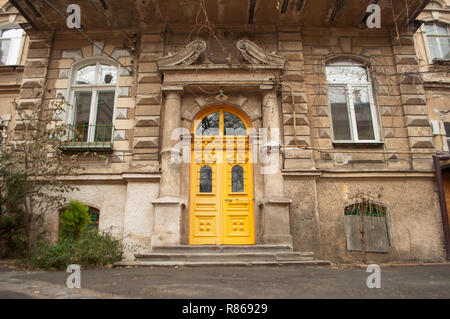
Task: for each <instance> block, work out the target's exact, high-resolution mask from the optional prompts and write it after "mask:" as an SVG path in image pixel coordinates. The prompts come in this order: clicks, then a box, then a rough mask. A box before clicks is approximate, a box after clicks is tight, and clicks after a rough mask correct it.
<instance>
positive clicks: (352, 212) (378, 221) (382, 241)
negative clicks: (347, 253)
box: [344, 200, 391, 252]
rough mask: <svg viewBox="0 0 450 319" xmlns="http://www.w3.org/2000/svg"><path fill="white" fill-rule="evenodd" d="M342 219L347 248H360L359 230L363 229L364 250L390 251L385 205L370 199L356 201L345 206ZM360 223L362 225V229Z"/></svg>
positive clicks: (358, 249) (357, 249)
mask: <svg viewBox="0 0 450 319" xmlns="http://www.w3.org/2000/svg"><path fill="white" fill-rule="evenodd" d="M344 219H345V237H346V243H347V249H348V250H356V251H360V250H361V230H363V231H364V239H365V244H366V251H368V252H389V251H390V247H391V244H390V237H389V224H388V219H387V208H386V206H384V205H381V204H379V203H376V202H373V201H371V200H362V201H358V202H356V203H353V204H351V205H347V206H345V208H344ZM362 225H364V228H363V229H362V227H361V226H362Z"/></svg>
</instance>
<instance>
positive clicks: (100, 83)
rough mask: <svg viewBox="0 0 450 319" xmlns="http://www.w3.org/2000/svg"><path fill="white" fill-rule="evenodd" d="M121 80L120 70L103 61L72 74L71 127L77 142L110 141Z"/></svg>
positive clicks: (95, 62)
mask: <svg viewBox="0 0 450 319" xmlns="http://www.w3.org/2000/svg"><path fill="white" fill-rule="evenodd" d="M118 77H119V72H118V68H117V67H116V66H114V65H111V64H108V63H106V62H104V61H103V60H102V61H94V62H91V63H85V64H82V65H81V66H77V67H75V68H74V69H73V70H72V79H71V81H72V82H71V97H70V98H71V105H72V106H73V112H72V114H71V123H70V124H72V125H73V135H74V136H73V139H74V140H75V141H78V142H108V141H111V139H112V129H113V114H114V103H115V95H116V86H117V82H118Z"/></svg>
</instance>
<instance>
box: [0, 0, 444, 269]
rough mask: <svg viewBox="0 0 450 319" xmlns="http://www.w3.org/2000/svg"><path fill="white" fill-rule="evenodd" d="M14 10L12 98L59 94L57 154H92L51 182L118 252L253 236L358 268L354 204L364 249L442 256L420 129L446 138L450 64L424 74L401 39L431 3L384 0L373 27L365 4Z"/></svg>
mask: <svg viewBox="0 0 450 319" xmlns="http://www.w3.org/2000/svg"><path fill="white" fill-rule="evenodd" d="M441 2H442V1H437V2H436V3H439V4H440V5H441V7H439V8H438V9H437V11H440V12H441V13H440V18H438V20H439V21H443V22H444V23H446V21H448V20H446V19H447V18H446V14H447V10H448V9H447V8H448V7H447V4H445V3H441ZM10 3H11V4H14V6H15V7H16V8H17V9H18V10H19V12H20V13H21V15H22V16H23V17H24V19H26V21H27V23H25V24H22V27H23V28H24V29H25V31H26V33H27V35H28V36H29V38H30V40H29V45H28V51H27V52H26V54H24V56H26V58H24V62H23V65H24V66H23V69H24V71H23V77H22V78H21V79H18V80H17V83H16V84H15V85H19V84H18V83H20V92H19V87H17V88H16V90H17V93H18V94H17V95H18V101H19V104H20V105H21V106H22V107H25V108H26V107H29V106H30V105H33V103H36V101H35V100H36V97H35V95H34V92H35V90H36V89H42V88H44V87H45V92H44V95H43V97H42V98H43V100H44V102H45V103H50V102H51V101H52V100H54V99H57V98H58V97H59V96H63V97H65V99H66V100H67V101H68V104H67V107H66V110H65V112H64V113H61V114H55V117H56V118H57V119H58V120H59V121H60V123H61V125H69V126H70V127H71V128H72V134H71V135H70V137H71V139H72V141H73V143H71V144H69V147H67V151H68V152H72V153H73V152H77V151H83V152H86V151H87V152H89V151H93V152H94V151H95V152H101V153H102V154H104V155H105V156H104V157H103V158H102V159H101V160H100V159H98V160H86V161H85V162H83V164H82V165H83V166H84V168H85V170H84V171H83V172H82V174H80V175H78V176H66V177H64V178H65V179H66V180H67V181H68V182H69V183H72V184H73V185H77V186H78V187H79V191H77V192H74V193H73V194H71V195H70V196H71V198H75V199H78V200H80V201H82V202H84V203H86V204H88V205H89V206H91V207H92V209H94V210H96V211H97V212H98V214H99V215H98V216H99V221H98V227H99V229H100V230H107V229H111V230H112V231H113V233H114V234H115V235H116V236H117V237H120V238H124V242H125V243H126V244H127V259H133V258H134V255H135V253H143V252H151V251H152V250H155V248H157V247H161V246H182V247H184V246H187V245H189V246H194V247H195V246H198V245H201V246H204V245H210V246H219V247H222V246H223V245H225V246H227V245H241V246H242V247H248V246H250V245H255V246H258V247H263V246H266V247H281V248H286V247H287V248H288V249H291V250H293V251H294V252H312V253H313V255H314V258H315V259H321V260H330V261H334V262H354V261H358V260H359V259H360V256H361V253H360V250H361V248H360V246H359V245H360V244H359V240H358V239H359V229H357V227H356V225H357V224H355V217H356V218H357V219H359V216H360V215H361V211H362V210H363V209H362V208H361V206H358V205H357V204H358V203H361V200H362V199H370V200H369V202H368V204H367V206H365V207H366V208H365V209H366V213H367V215H368V216H367V220H366V224H365V225H366V226H368V227H366V230H367V232H366V235H367V238H366V241H367V248H368V251H369V253H368V254H369V260H372V261H375V262H393V261H400V262H407V261H442V260H445V259H446V258H447V256H446V246H445V245H446V242H445V238H444V237H445V236H444V228H445V227H447V229H448V227H449V225H448V224H447V225H445V224H443V220H442V218H441V214H440V206H439V200H438V194H437V191H436V185H435V174H434V171H433V161H432V155H433V154H435V153H436V152H437V151H448V147H447V148H446V146H445V145H446V144H445V143H444V142H445V136H444V135H445V134H444V133H438V134H435V130H433V125H435V124H432V123H433V121H434V120H438V121H441V122H439V123H438V126H440V128H441V130H440V131H439V132H445V131H444V130H442V129H443V127H442V126H443V125H444V124H443V123H444V122H446V120H445V116H446V114H447V113H445V110H447V111H448V106H446V104H447V103H446V102H447V101H448V95H446V94H447V93H446V91H445V90H446V82H448V75H447V74H446V73H443V72H439V73H438V74H439V75H440V76H441V78H442V81H439V80H435V79H431V80H430V78H429V77H427V76H428V75H430V74H431V73H429V72H424V71H423V70H422V69H421V68H424V69H426V70H429V69H433V68H434V67H435V66H434V64H432V63H430V61H431V62H432V61H433V60H432V59H431V60H430V56H429V54H430V52H429V51H426V52H427V53H426V55H423V54H424V53H423V52H425V51H424V49H423V48H424V47H425V46H424V43H425V42H420V41H419V40H417V39H418V38H420V37H421V34H420V32H422V31H421V30H424V29H423V28H427V26H426V25H425V26H421V27H420V29H419V34H416V36H415V37H416V43H417V44H415V42H414V32H415V31H416V30H417V29H418V27H419V24H418V23H417V22H416V17H417V16H418V14H419V13H420V12H421V11H422V10H423V9H424V11H423V13H422V15H424V18H423V21H435V20H436V18H435V14H434V13H433V12H434V11H433V10H435V3H434V2H430V1H419V2H418V3H415V4H411V5H409V7H407V8H405V4H404V3H402V4H400V3H397V4H395V5H394V8H391V7H390V1H380V3H379V5H380V7H381V13H380V14H381V28H379V29H377V28H373V29H371V28H368V27H367V25H366V19H367V18H368V17H369V15H370V14H368V13H367V12H366V11H367V6H368V5H369V4H370V3H372V1H357V2H356V1H342V2H341V1H337V2H336V1H331V0H330V1H322V2H320V3H316V2H313V1H269V0H260V1H230V2H227V3H226V4H225V3H224V2H223V1H206V0H205V1H202V0H201V1H194V0H192V1H190V0H186V1H172V0H168V1H142V2H135V1H126V0H122V1H115V0H105V1H102V0H99V1H89V2H86V1H75V0H74V1H72V3H73V4H78V5H79V6H80V8H81V24H82V28H81V29H80V30H77V29H69V28H68V27H67V24H66V20H65V17H66V16H68V15H69V13H66V8H67V5H66V4H61V3H60V2H59V1H50V0H49V1H47V0H43V1H40V0H39V1H33V3H32V4H31V3H30V2H28V1H22V0H16V1H10ZM8 5H9V4H8ZM426 6H428V7H426ZM405 9H407V10H406V11H407V12H408V14H405ZM393 12H394V16H396V17H397V18H396V20H395V21H394V19H393V18H392V17H393V14H392V13H393ZM430 16H431V18H430ZM421 17H422V16H420V17H419V18H420V19H422V18H421ZM369 18H370V17H369ZM426 19H431V20H426ZM436 32H437V31H436ZM416 46H417V47H418V48H422V49H418V53H417V54H416ZM439 48H440V47H439ZM440 50H441V51H439V54H441V53H442V50H445V48H444V49H442V48H440ZM433 52H434V51H433ZM421 54H422V55H421ZM431 54H434V53H431ZM431 56H433V55H431ZM446 58H448V57H445V56H444V57H443V58H442V59H441V60H445V59H446ZM436 67H442V63H440V64H439V65H438V66H436ZM427 68H429V69H427ZM433 70H434V69H433ZM5 72H6V71H5ZM430 101H431V102H430ZM18 124H20V123H17V121H14V114H12V120H11V123H10V124H9V126H8V127H9V130H10V131H14V130H16V131H17V130H20V125H18ZM363 202H366V201H363ZM58 214H59V213H58V211H55V212H54V214H53V215H51V216H48V222H49V225H50V227H51V228H52V230H53V232H54V234H55V238H56V234H57V232H58V227H59V216H58Z"/></svg>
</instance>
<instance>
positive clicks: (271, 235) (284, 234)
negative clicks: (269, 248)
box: [261, 197, 292, 247]
mask: <svg viewBox="0 0 450 319" xmlns="http://www.w3.org/2000/svg"><path fill="white" fill-rule="evenodd" d="M291 203H292V200H291V199H290V198H287V197H274V198H269V199H266V200H265V201H264V202H263V212H262V219H263V235H262V238H261V239H262V242H263V243H264V244H271V245H289V246H291V247H292V235H291V225H290V222H289V205H290V204H291Z"/></svg>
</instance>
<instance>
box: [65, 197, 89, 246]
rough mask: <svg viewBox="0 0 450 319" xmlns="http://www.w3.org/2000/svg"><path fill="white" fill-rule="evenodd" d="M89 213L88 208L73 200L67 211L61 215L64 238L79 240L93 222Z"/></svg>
mask: <svg viewBox="0 0 450 319" xmlns="http://www.w3.org/2000/svg"><path fill="white" fill-rule="evenodd" d="M88 212H89V207H88V206H86V205H84V204H83V203H81V202H79V201H76V200H71V201H70V202H69V205H68V206H67V208H66V210H65V211H64V212H63V213H62V214H61V232H62V237H64V238H70V237H72V238H75V239H79V238H80V236H81V234H82V233H83V231H84V230H85V229H86V227H87V225H88V224H89V221H90V220H91V217H90V215H89V213H88Z"/></svg>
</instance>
